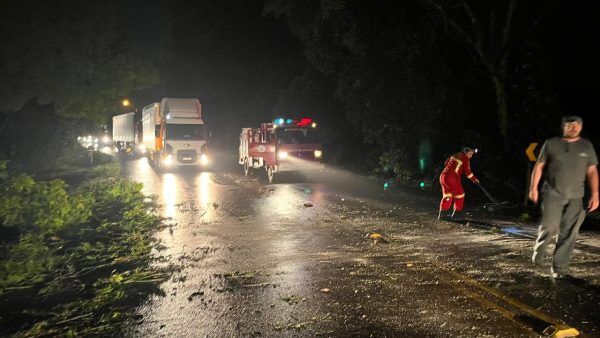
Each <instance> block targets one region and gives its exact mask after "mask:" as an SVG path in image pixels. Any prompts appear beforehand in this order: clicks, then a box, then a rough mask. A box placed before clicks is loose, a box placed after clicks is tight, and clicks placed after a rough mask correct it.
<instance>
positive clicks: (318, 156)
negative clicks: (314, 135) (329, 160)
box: [315, 150, 323, 158]
mask: <svg viewBox="0 0 600 338" xmlns="http://www.w3.org/2000/svg"><path fill="white" fill-rule="evenodd" d="M321 157H323V152H322V151H321V150H315V158H321Z"/></svg>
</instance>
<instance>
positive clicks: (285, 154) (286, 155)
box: [277, 151, 288, 160]
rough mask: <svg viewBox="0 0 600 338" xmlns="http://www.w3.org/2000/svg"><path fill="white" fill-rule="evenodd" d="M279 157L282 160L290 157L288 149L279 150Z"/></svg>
mask: <svg viewBox="0 0 600 338" xmlns="http://www.w3.org/2000/svg"><path fill="white" fill-rule="evenodd" d="M277 157H279V159H280V160H283V159H286V158H287V157H288V152H287V151H279V152H277Z"/></svg>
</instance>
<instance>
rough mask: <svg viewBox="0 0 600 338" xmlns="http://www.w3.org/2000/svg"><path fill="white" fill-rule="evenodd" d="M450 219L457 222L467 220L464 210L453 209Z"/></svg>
mask: <svg viewBox="0 0 600 338" xmlns="http://www.w3.org/2000/svg"><path fill="white" fill-rule="evenodd" d="M450 218H451V219H453V220H456V221H462V220H464V219H465V213H464V211H462V210H457V209H453V210H452V214H451V215H450Z"/></svg>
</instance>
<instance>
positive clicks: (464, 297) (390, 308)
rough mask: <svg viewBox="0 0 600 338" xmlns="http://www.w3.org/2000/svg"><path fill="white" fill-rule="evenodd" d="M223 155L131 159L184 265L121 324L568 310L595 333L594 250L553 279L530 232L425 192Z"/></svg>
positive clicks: (145, 327)
mask: <svg viewBox="0 0 600 338" xmlns="http://www.w3.org/2000/svg"><path fill="white" fill-rule="evenodd" d="M218 162H219V163H216V164H215V165H214V166H213V168H212V169H211V171H208V172H201V171H190V170H183V171H173V172H167V173H160V174H157V173H156V172H155V171H154V170H153V169H152V168H150V166H149V165H148V163H147V161H146V159H145V158H142V159H136V160H132V161H129V162H127V172H128V175H129V176H130V177H131V178H133V179H134V180H136V181H139V182H142V183H143V184H144V191H145V192H146V193H147V194H151V195H152V194H153V195H156V196H157V199H158V202H159V203H160V204H161V208H160V213H161V215H162V216H164V217H167V218H169V220H168V223H169V225H170V226H169V227H167V228H165V229H164V230H161V231H160V232H158V233H157V234H156V237H157V239H158V240H159V241H160V246H159V248H158V249H157V250H156V251H155V256H156V261H155V264H157V265H158V266H164V267H170V268H175V269H176V272H175V273H174V275H173V276H172V278H171V279H169V280H168V281H167V282H165V283H164V284H162V285H161V289H162V290H163V291H164V294H163V295H155V296H153V297H151V298H150V299H148V300H147V301H146V302H145V304H144V305H143V306H142V307H140V308H139V309H138V313H139V315H140V316H139V317H140V320H139V321H138V322H137V323H135V324H132V325H131V327H130V328H129V329H128V331H127V332H126V334H127V335H134V336H144V337H145V336H170V337H206V336H208V337H223V336H316V335H317V336H390V337H392V336H399V337H414V336H419V337H424V336H456V337H464V336H477V337H507V336H509V337H521V336H523V337H530V336H533V337H535V336H539V335H540V332H541V330H542V329H543V328H544V327H545V326H546V324H545V323H546V322H553V321H561V322H563V323H566V324H568V325H571V326H573V327H575V328H577V329H578V330H580V331H582V332H583V333H584V334H586V335H587V336H600V306H599V305H598V304H600V288H599V287H598V285H600V276H599V273H598V271H600V270H599V269H598V267H599V266H600V256H599V255H598V254H595V253H593V252H581V251H576V253H575V257H574V262H573V271H574V273H575V275H576V276H577V277H579V279H577V280H572V281H566V282H563V281H558V282H555V281H552V280H551V279H550V278H549V277H548V271H547V269H544V268H538V267H534V266H532V264H530V262H529V256H530V252H531V245H532V243H531V240H527V239H520V238H516V237H512V236H510V235H507V234H501V233H497V232H493V231H486V230H482V229H474V228H471V227H468V226H464V225H461V224H455V223H449V222H443V221H437V220H436V219H435V217H436V216H437V215H436V214H435V212H434V211H433V210H435V205H436V203H437V202H436V201H435V200H433V199H431V196H430V195H428V194H419V193H418V192H412V191H400V190H393V191H383V189H381V185H380V184H379V182H376V181H373V180H368V179H365V178H362V177H359V176H355V175H351V174H348V173H345V172H342V171H333V170H327V171H325V173H323V174H322V175H319V176H314V177H311V178H310V179H304V178H302V177H288V178H286V179H284V180H283V182H281V183H277V184H267V183H265V182H264V180H263V179H262V178H261V177H260V176H261V175H260V174H257V175H256V176H254V177H248V178H246V177H243V175H242V173H241V168H238V165H237V163H236V161H235V156H230V157H224V158H221V159H218ZM257 176H258V177H257ZM372 234H380V235H381V236H382V238H381V239H377V238H376V236H371V237H373V238H375V239H373V238H370V237H369V236H370V235H372Z"/></svg>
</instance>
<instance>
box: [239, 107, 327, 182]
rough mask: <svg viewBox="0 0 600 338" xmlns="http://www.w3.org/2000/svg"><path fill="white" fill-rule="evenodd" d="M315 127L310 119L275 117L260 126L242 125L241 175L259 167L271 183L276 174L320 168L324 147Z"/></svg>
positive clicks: (322, 166)
mask: <svg viewBox="0 0 600 338" xmlns="http://www.w3.org/2000/svg"><path fill="white" fill-rule="evenodd" d="M316 127H317V123H316V122H314V121H313V120H312V119H310V118H302V119H299V120H296V119H291V118H277V119H275V120H273V122H270V123H261V125H260V128H242V132H241V134H240V148H239V163H240V164H241V165H242V166H243V168H244V174H245V175H246V176H248V175H250V174H251V171H252V170H253V169H261V170H264V171H265V172H266V175H267V178H268V180H269V183H273V182H274V181H275V175H277V174H279V173H283V172H292V171H296V172H298V171H312V170H320V169H323V168H324V165H323V163H322V159H323V147H322V146H321V143H320V142H319V139H318V136H317V132H316Z"/></svg>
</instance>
